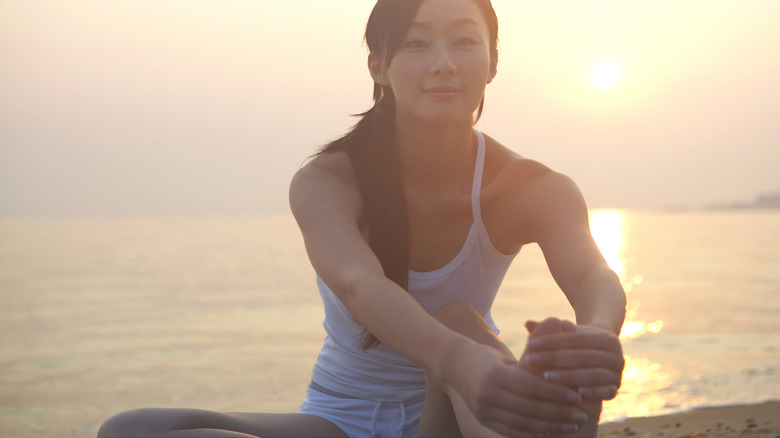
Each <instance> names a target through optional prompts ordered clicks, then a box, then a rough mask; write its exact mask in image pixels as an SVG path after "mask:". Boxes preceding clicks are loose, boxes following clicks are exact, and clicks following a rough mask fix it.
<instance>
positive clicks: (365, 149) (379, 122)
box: [318, 84, 409, 351]
mask: <svg viewBox="0 0 780 438" xmlns="http://www.w3.org/2000/svg"><path fill="white" fill-rule="evenodd" d="M385 91H386V90H384V87H382V86H380V85H379V84H375V86H374V99H375V103H374V106H373V107H372V108H371V109H369V110H368V111H366V112H365V113H363V114H358V117H360V121H358V122H357V123H356V124H355V126H353V127H352V129H351V130H350V131H349V132H348V133H347V134H346V135H344V136H343V137H341V138H340V139H338V140H336V141H333V142H331V143H330V144H328V145H326V146H325V147H323V148H322V149H321V150H320V152H319V153H318V155H320V154H325V153H329V152H338V151H344V152H346V153H347V156H348V157H349V160H350V163H351V164H352V169H353V172H354V177H355V180H356V182H357V184H358V186H359V188H360V194H361V199H362V201H363V212H362V215H363V220H364V222H365V225H366V226H367V227H368V244H369V246H370V247H371V250H372V251H373V252H374V254H375V255H376V257H377V258H378V259H379V262H380V263H381V264H382V269H383V271H384V274H385V276H387V278H389V279H391V280H392V281H394V282H395V283H396V284H398V285H399V286H401V287H402V288H403V289H404V290H407V289H408V284H409V217H408V211H407V205H406V196H405V194H404V187H403V181H402V180H401V168H400V156H399V152H398V147H397V146H396V140H395V99H394V97H393V93H392V92H385ZM378 344H379V340H378V339H377V338H376V337H375V336H374V335H372V334H371V333H370V332H368V331H366V332H365V333H364V335H363V339H362V347H363V350H364V351H365V350H368V349H370V348H373V347H375V346H377V345H378Z"/></svg>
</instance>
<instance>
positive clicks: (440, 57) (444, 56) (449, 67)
mask: <svg viewBox="0 0 780 438" xmlns="http://www.w3.org/2000/svg"><path fill="white" fill-rule="evenodd" d="M434 56H435V58H434V59H433V62H432V64H431V73H432V74H434V75H443V74H445V75H453V74H455V73H457V72H458V67H457V66H456V65H455V62H454V61H453V59H452V56H451V53H450V51H449V49H448V48H447V47H438V48H437V49H436V50H435V52H434Z"/></svg>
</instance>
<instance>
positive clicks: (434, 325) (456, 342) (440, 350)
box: [340, 272, 475, 381]
mask: <svg viewBox="0 0 780 438" xmlns="http://www.w3.org/2000/svg"><path fill="white" fill-rule="evenodd" d="M341 295H342V296H341V297H340V298H341V299H342V301H343V302H344V305H345V306H346V307H347V309H348V310H349V312H350V314H351V315H352V317H353V318H354V319H355V321H357V323H358V324H360V325H362V326H363V327H365V328H366V329H367V330H368V331H370V332H371V333H372V334H373V335H374V336H376V337H377V339H379V340H380V341H381V342H382V343H384V344H386V345H387V346H388V347H390V348H392V349H393V350H395V351H396V352H398V353H399V354H401V355H402V356H405V357H406V358H408V359H409V360H411V361H413V362H415V363H417V364H419V365H420V366H422V367H423V368H425V369H426V370H428V371H429V372H432V373H433V374H434V375H436V376H437V377H438V378H439V379H442V380H445V381H447V380H449V377H450V376H448V374H449V372H450V371H451V368H452V363H453V360H452V358H454V357H456V356H458V355H460V354H462V353H463V352H464V351H468V349H469V348H471V347H472V346H474V345H475V344H474V342H473V341H471V340H469V339H468V338H466V337H464V336H462V335H459V334H458V333H456V332H454V331H452V330H450V329H448V328H446V327H445V326H444V325H442V324H441V323H439V322H438V321H436V320H435V319H434V318H433V317H432V316H431V315H429V314H428V313H427V312H426V311H425V310H424V309H423V308H422V307H421V306H420V305H419V304H418V303H417V301H415V300H414V298H412V296H411V295H409V294H408V293H407V292H406V291H404V290H403V289H402V288H400V287H399V286H398V285H397V284H395V283H394V282H392V281H391V280H389V279H387V278H386V277H379V276H377V275H375V273H372V272H366V273H364V274H356V275H354V276H353V277H352V279H351V280H350V282H349V284H348V285H346V287H345V290H344V292H343V293H342V294H341Z"/></svg>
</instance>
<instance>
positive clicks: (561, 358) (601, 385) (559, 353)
mask: <svg viewBox="0 0 780 438" xmlns="http://www.w3.org/2000/svg"><path fill="white" fill-rule="evenodd" d="M526 329H527V330H528V332H529V334H530V335H529V340H528V344H527V345H526V350H525V351H524V352H523V355H522V356H521V358H520V360H521V361H522V362H524V365H525V367H526V369H527V370H532V371H535V374H537V375H538V376H539V377H541V378H542V379H544V380H545V381H546V382H548V383H553V384H559V385H563V386H567V387H569V388H572V389H574V390H577V391H578V393H579V394H580V395H581V396H582V398H583V399H585V400H591V401H604V400H612V399H613V398H615V396H616V395H617V392H618V389H619V388H620V384H621V380H622V375H623V367H624V365H625V361H624V359H623V350H622V347H621V345H620V340H619V339H618V337H617V336H616V335H615V334H614V333H612V332H609V331H607V330H603V329H598V328H594V327H590V326H587V325H580V326H577V325H574V323H572V322H570V321H566V320H559V319H557V318H548V319H546V320H544V321H543V322H541V323H538V322H534V321H529V322H527V323H526Z"/></svg>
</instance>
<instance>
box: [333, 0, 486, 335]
mask: <svg viewBox="0 0 780 438" xmlns="http://www.w3.org/2000/svg"><path fill="white" fill-rule="evenodd" d="M423 1H424V0H378V1H377V3H376V5H375V6H374V9H373V11H372V12H371V16H370V17H369V19H368V24H367V25H366V34H365V41H366V45H367V46H368V50H369V52H370V53H371V54H372V56H374V57H376V59H379V60H381V62H382V64H383V65H384V66H385V67H386V66H388V65H390V62H391V61H392V59H393V56H395V54H396V52H397V51H398V49H399V48H400V47H401V44H402V43H403V40H404V37H405V36H406V33H407V32H408V30H409V28H410V27H411V25H412V21H413V20H414V17H415V16H416V15H417V11H418V10H419V9H420V5H421V4H422V2H423ZM474 2H475V3H476V4H477V6H478V7H479V8H480V10H481V11H482V14H483V15H484V17H485V21H486V22H487V24H488V29H489V31H490V48H491V54H492V55H493V56H497V53H498V18H497V17H496V13H495V11H494V10H493V5H492V4H491V2H490V0H474ZM484 103H485V100H484V97H483V98H482V101H481V102H480V104H479V109H478V110H477V117H476V119H475V122H476V120H478V119H479V117H480V116H481V114H482V109H483V107H484ZM357 117H360V120H359V121H358V122H357V123H356V124H355V125H354V126H353V127H352V129H351V130H350V131H349V132H347V134H345V135H344V136H343V137H341V138H339V139H338V140H335V141H333V142H331V143H329V144H327V145H325V146H324V147H323V148H322V149H321V150H320V151H319V153H318V155H319V154H324V153H328V152H337V151H345V152H346V153H347V155H348V156H349V160H350V163H351V164H352V169H353V172H354V177H355V180H356V182H357V184H358V186H359V187H360V193H361V197H362V201H363V212H362V214H363V215H362V218H361V222H362V223H364V224H366V225H367V226H368V243H369V246H370V247H371V250H372V251H374V254H376V256H377V258H378V259H379V262H380V263H381V264H382V269H383V270H384V273H385V276H387V278H389V279H391V280H393V281H394V282H395V283H396V284H398V285H399V286H401V287H402V288H404V289H405V290H407V289H408V284H409V214H408V210H407V204H406V197H405V195H404V187H403V181H402V180H401V169H400V156H399V152H398V147H397V146H396V141H395V98H394V96H393V91H392V90H391V89H390V88H389V87H386V86H383V85H380V84H378V83H374V106H373V107H372V108H371V109H369V110H368V111H366V112H364V113H362V114H358V115H357ZM378 344H379V341H378V340H377V338H376V337H375V336H373V335H372V334H371V333H369V332H366V333H365V336H364V339H363V349H364V350H368V349H370V348H372V347H374V346H376V345H378Z"/></svg>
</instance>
